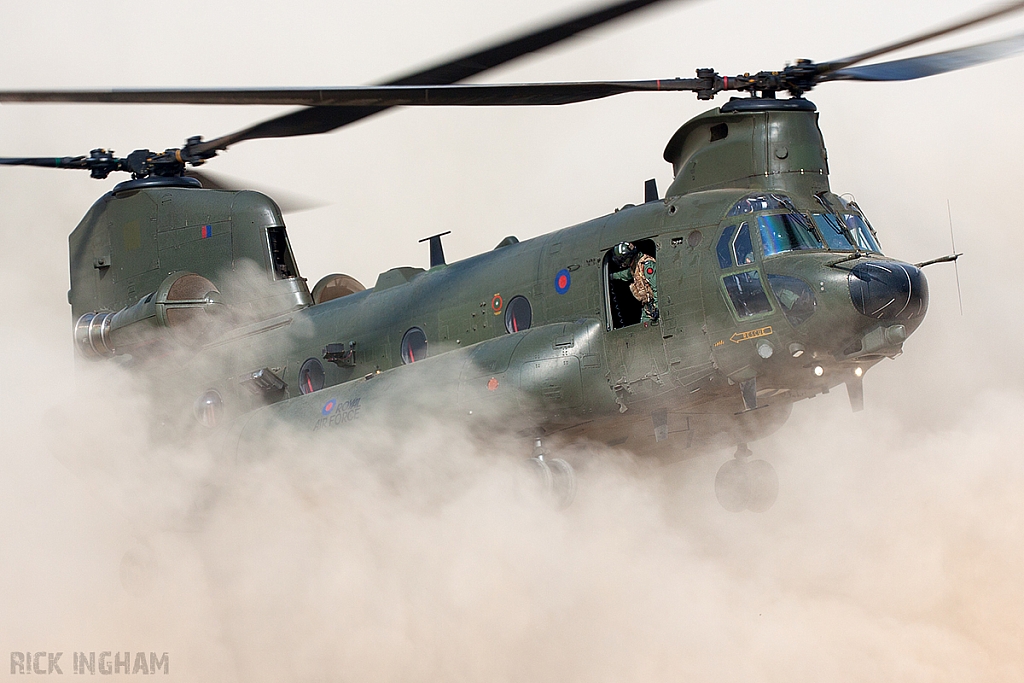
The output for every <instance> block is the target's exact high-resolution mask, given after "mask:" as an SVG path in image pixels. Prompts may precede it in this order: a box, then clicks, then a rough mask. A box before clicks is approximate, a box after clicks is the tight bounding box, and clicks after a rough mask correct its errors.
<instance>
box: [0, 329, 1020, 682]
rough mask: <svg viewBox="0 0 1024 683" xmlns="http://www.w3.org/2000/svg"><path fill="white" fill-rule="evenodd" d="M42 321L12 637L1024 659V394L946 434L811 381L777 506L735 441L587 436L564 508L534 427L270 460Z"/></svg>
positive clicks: (255, 669)
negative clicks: (811, 394)
mask: <svg viewBox="0 0 1024 683" xmlns="http://www.w3.org/2000/svg"><path fill="white" fill-rule="evenodd" d="M48 327H49V326H47V325H44V326H43V328H44V329H46V328H48ZM25 341H26V340H25V339H24V338H22V339H20V340H18V341H17V343H15V341H13V340H11V339H7V340H5V341H4V342H2V343H3V345H4V346H5V347H6V348H4V349H2V350H3V352H4V353H5V354H6V357H14V356H17V357H18V358H20V359H21V360H20V362H18V363H15V364H11V366H10V367H9V368H8V373H7V382H6V388H5V391H4V392H3V395H2V398H0V401H2V407H3V411H2V415H3V418H2V419H3V433H4V445H5V447H4V449H3V452H2V455H0V471H2V472H3V473H4V474H3V477H2V478H0V482H2V483H0V487H2V488H0V501H2V502H0V511H2V515H0V519H2V520H3V522H2V527H0V529H2V548H3V560H2V562H0V584H2V585H4V586H5V587H6V588H5V590H4V591H3V592H2V598H0V600H2V610H0V615H2V616H0V634H2V635H0V638H2V642H3V649H4V652H3V656H4V659H5V660H6V659H7V658H8V656H9V654H8V652H10V651H47V652H56V651H62V652H64V653H65V654H64V655H63V658H62V660H61V661H62V663H63V670H64V673H65V674H67V673H71V671H70V670H71V666H72V662H71V657H72V652H74V651H84V652H90V651H95V652H102V651H129V652H132V653H134V652H138V651H144V652H150V651H155V652H157V653H162V652H167V653H169V661H170V669H169V671H170V673H169V675H168V677H170V678H174V679H177V680H197V679H202V680H211V681H242V680H246V681H263V680H266V681H271V680H274V681H279V680H296V681H326V680H402V681H433V680H506V681H528V680H529V681H537V680H565V679H573V680H585V681H623V680H643V681H652V680H679V679H680V678H686V679H688V680H716V681H722V680H725V681H731V680H736V681H741V680H742V681H750V680H763V681H793V680H796V681H803V680H807V681H811V680H815V681H816V680H842V681H866V680H877V679H879V678H887V679H897V680H921V681H935V680H950V681H954V680H956V681H963V680H985V681H995V680H1019V679H1020V677H1021V675H1022V673H1024V671H1022V670H1024V657H1022V644H1021V643H1022V641H1021V637H1020V635H1021V630H1020V623H1021V614H1022V607H1024V596H1022V588H1021V585H1020V581H1019V577H1020V567H1021V566H1022V561H1024V557H1022V555H1024V544H1022V543H1021V540H1022V539H1021V528H1022V527H1021V521H1022V520H1021V516H1022V511H1024V503H1022V502H1021V497H1020V494H1019V492H1020V491H1021V490H1022V489H1024V463H1022V462H1021V459H1020V458H1019V446H1018V444H1019V443H1020V442H1021V440H1022V438H1024V433H1022V432H1024V426H1022V425H1021V422H1020V420H1019V419H1018V416H1019V415H1020V414H1021V412H1022V410H1024V400H1022V396H1021V395H1020V393H1019V392H1013V391H1005V392H992V391H979V392H976V393H975V394H973V395H972V396H971V397H970V398H969V399H967V400H966V401H965V405H963V406H962V409H961V411H960V412H959V416H958V417H957V418H956V419H955V420H952V421H947V422H945V423H944V424H943V425H941V426H935V427H932V428H929V429H927V430H925V431H921V430H919V429H915V428H914V426H913V425H910V424H907V419H909V418H906V417H904V416H901V415H900V414H899V412H898V411H891V410H886V411H874V412H873V411H871V410H869V411H867V412H866V413H862V414H860V415H856V416H854V415H851V414H849V411H848V408H847V407H846V406H845V405H844V401H845V397H844V396H842V395H841V392H833V394H831V395H830V396H828V397H823V398H819V399H815V400H814V401H810V402H803V403H801V404H799V405H798V406H797V409H796V410H795V415H794V418H793V420H792V421H791V423H790V424H789V425H787V426H786V427H785V428H784V429H783V430H782V431H781V432H780V433H779V434H777V435H775V436H773V437H771V438H770V439H767V440H765V441H764V442H762V443H758V444H755V445H754V448H755V452H756V453H757V454H758V455H759V456H763V457H767V458H768V459H770V460H771V461H772V462H774V464H775V465H776V467H777V469H778V471H779V474H780V479H781V481H782V483H783V484H782V492H781V494H780V498H779V500H778V502H777V503H776V505H775V507H774V508H773V509H772V510H771V511H769V512H768V513H765V514H762V515H753V514H749V513H745V514H739V515H733V514H729V513H727V512H725V511H723V510H722V509H720V508H719V507H718V505H717V503H716V502H715V500H714V494H713V491H712V481H713V478H714V473H715V469H716V468H717V467H718V465H719V463H720V462H722V461H723V460H724V459H725V458H726V457H728V455H729V454H728V453H725V452H719V453H711V454H708V455H707V456H705V457H702V458H698V459H695V460H691V461H686V462H683V463H680V464H677V465H674V466H670V467H667V468H656V467H652V466H648V465H647V464H645V463H644V462H643V461H642V460H637V459H636V458H634V457H633V456H630V455H629V454H627V453H625V452H621V451H616V450H613V449H607V448H600V447H596V446H587V445H585V444H584V445H581V446H580V447H578V448H577V449H575V450H573V451H572V453H570V454H569V457H571V458H572V460H573V461H574V463H575V464H576V465H577V467H578V468H579V471H580V477H581V481H580V493H579V495H578V498H577V500H576V502H575V503H574V504H573V505H572V506H571V507H570V508H569V509H568V510H565V511H558V510H556V509H554V508H553V507H552V506H551V505H550V504H549V503H548V502H547V501H546V500H545V499H544V497H543V496H541V495H540V494H539V492H538V491H536V490H535V489H534V488H533V487H532V486H531V484H530V479H529V478H528V477H527V476H526V472H525V471H524V470H523V468H522V467H521V465H520V464H519V461H520V460H521V458H522V457H523V455H524V453H525V452H526V448H527V445H526V444H522V443H519V442H516V441H506V440H502V439H499V440H496V441H495V442H493V443H481V441H480V440H479V439H477V438H475V437H471V436H469V435H468V434H467V433H465V432H464V431H463V430H462V429H461V428H459V427H454V426H452V425H446V424H442V423H437V422H433V421H430V420H429V419H428V420H426V421H424V422H421V423H418V424H417V425H415V426H414V427H409V428H405V429H403V428H396V427H394V426H390V427H385V426H383V425H363V426H362V427H360V428H359V429H350V430H348V431H346V432H345V435H344V438H343V439H338V440H334V441H330V442H325V441H323V440H319V441H316V442H312V441H308V440H304V439H301V438H299V437H297V436H294V435H288V434H283V435H282V439H283V441H284V442H285V443H287V444H289V446H288V447H287V448H281V449H275V452H274V454H273V455H271V456H268V457H263V458H259V459H250V458H234V457H224V456H223V455H222V454H217V453H213V454H211V453H208V452H206V451H205V450H203V449H200V448H183V447H180V446H175V445H173V444H170V443H169V442H168V441H167V440H166V439H163V438H162V437H158V436H157V435H156V432H154V431H152V430H151V429H150V422H151V420H150V417H149V415H150V406H149V404H148V402H147V399H146V398H145V397H144V396H142V395H141V394H139V393H137V392H135V391H134V390H133V389H132V386H133V383H132V381H131V380H130V378H129V377H128V376H127V375H126V374H121V373H120V372H119V371H117V370H116V369H113V368H112V367H111V366H110V365H109V364H94V365H92V366H90V367H88V368H86V369H85V371H84V372H80V373H79V374H77V375H76V376H75V377H76V379H75V382H76V383H77V385H78V386H77V388H72V386H71V385H72V381H71V379H70V377H71V375H69V374H68V373H69V371H70V363H62V362H61V361H60V360H59V359H61V358H65V359H66V358H68V357H69V355H70V350H69V349H68V348H67V347H66V346H64V345H62V344H57V343H56V342H55V341H54V340H53V339H52V338H46V339H44V338H43V337H42V336H32V335H31V334H30V339H29V341H28V343H25ZM15 346H16V347H17V348H16V349H15V348H14V347H15ZM54 359H58V360H56V361H55V360H54ZM869 377H870V374H869ZM869 386H870V385H869ZM869 398H870V393H869ZM917 409H920V406H917ZM909 414H910V415H916V414H917V413H916V410H915V411H914V412H911V413H909ZM126 553H127V556H126ZM7 668H8V667H7V662H6V661H5V662H4V666H3V671H4V675H5V676H6V675H10V674H9V673H8V672H7ZM122 675H123V674H122ZM140 675H141V674H140ZM12 677H13V676H12Z"/></svg>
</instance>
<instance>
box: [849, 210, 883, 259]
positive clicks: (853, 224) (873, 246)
mask: <svg viewBox="0 0 1024 683" xmlns="http://www.w3.org/2000/svg"><path fill="white" fill-rule="evenodd" d="M843 220H844V221H845V222H846V229H847V230H849V231H850V234H851V235H853V239H854V240H855V241H856V242H857V246H858V247H860V248H861V249H863V250H864V251H877V252H878V253H882V249H881V248H880V247H879V246H878V242H877V241H875V236H874V235H873V234H872V232H871V228H870V227H869V226H868V223H867V221H865V220H864V218H863V217H861V216H858V215H857V214H854V213H847V214H843Z"/></svg>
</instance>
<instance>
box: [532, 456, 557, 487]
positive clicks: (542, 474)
mask: <svg viewBox="0 0 1024 683" xmlns="http://www.w3.org/2000/svg"><path fill="white" fill-rule="evenodd" d="M526 463H527V465H526V466H527V467H528V468H529V469H530V471H531V472H533V475H534V476H535V477H537V483H538V484H539V485H540V490H541V491H544V492H545V493H547V492H549V491H551V487H552V486H553V485H554V477H553V475H552V473H551V468H550V467H549V466H548V463H547V461H546V460H544V458H543V457H533V458H530V459H529V460H527V461H526Z"/></svg>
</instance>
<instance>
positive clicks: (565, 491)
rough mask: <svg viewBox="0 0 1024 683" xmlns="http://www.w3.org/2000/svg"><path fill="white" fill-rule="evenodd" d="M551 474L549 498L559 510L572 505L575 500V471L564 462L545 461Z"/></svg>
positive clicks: (559, 460)
mask: <svg viewBox="0 0 1024 683" xmlns="http://www.w3.org/2000/svg"><path fill="white" fill-rule="evenodd" d="M546 463H547V466H548V471H550V472H551V488H550V491H551V497H552V498H553V499H554V501H555V505H557V506H558V509H559V510H564V509H565V508H567V507H569V506H570V505H572V501H573V500H574V499H575V498H576V470H574V469H573V467H572V465H570V464H569V463H568V462H566V461H565V460H562V459H561V458H554V459H553V460H548V461H546Z"/></svg>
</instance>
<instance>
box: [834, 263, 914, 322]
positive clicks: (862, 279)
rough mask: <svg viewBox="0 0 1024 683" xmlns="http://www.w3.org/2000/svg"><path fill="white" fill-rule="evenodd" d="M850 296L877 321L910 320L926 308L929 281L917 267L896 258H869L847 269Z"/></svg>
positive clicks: (854, 303) (866, 313) (865, 312)
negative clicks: (892, 259)
mask: <svg viewBox="0 0 1024 683" xmlns="http://www.w3.org/2000/svg"><path fill="white" fill-rule="evenodd" d="M849 279H850V298H851V299H853V305H854V306H855V307H856V308H857V310H858V311H860V312H861V313H862V314H864V315H866V316H868V317H869V318H875V319H877V320H913V319H915V318H920V317H922V316H923V315H924V314H925V311H927V310H928V281H927V280H926V279H925V277H924V273H922V272H921V269H920V268H917V267H915V266H912V265H910V264H909V263H900V262H898V261H868V262H866V263H860V264H858V265H857V266H855V267H854V268H853V269H852V270H851V271H850V276H849Z"/></svg>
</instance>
